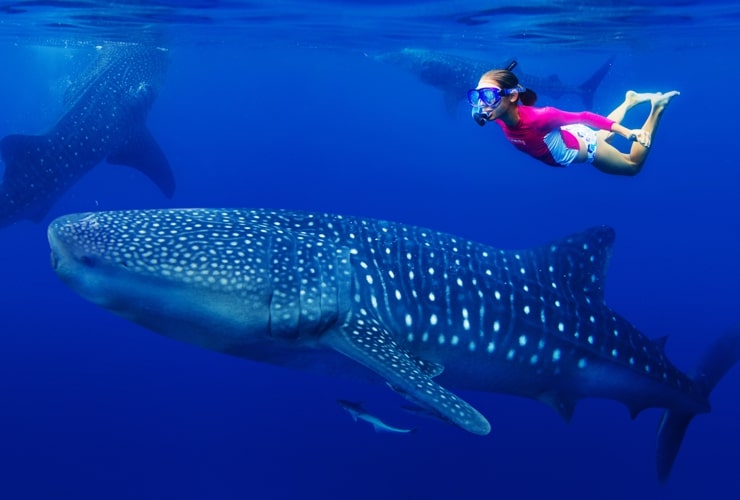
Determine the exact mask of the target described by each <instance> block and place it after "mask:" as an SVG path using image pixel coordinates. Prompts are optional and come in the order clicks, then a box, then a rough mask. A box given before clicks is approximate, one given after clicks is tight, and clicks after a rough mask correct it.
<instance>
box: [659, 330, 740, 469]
mask: <svg viewBox="0 0 740 500" xmlns="http://www.w3.org/2000/svg"><path fill="white" fill-rule="evenodd" d="M738 361H740V324H738V325H735V327H733V328H732V329H730V330H729V331H727V332H726V333H725V334H724V335H722V336H721V337H720V338H719V339H718V340H717V341H716V342H715V343H714V344H713V345H712V346H711V347H710V349H709V351H707V353H706V354H705V355H704V358H703V359H702V360H701V362H700V363H699V365H698V367H697V370H696V373H695V375H694V382H695V383H696V384H697V387H698V389H699V390H700V391H701V392H703V395H704V396H705V397H706V398H707V399H708V398H709V395H710V393H711V392H712V390H713V389H714V387H715V386H716V385H717V383H718V382H719V381H720V379H721V378H722V377H724V375H725V374H726V373H727V372H728V371H729V370H730V369H731V368H732V367H733V366H734V365H735V364H736V363H737V362H738ZM695 415H696V413H691V412H685V411H678V410H666V412H665V413H664V414H663V418H661V420H660V424H659V425H658V443H657V452H656V457H655V458H656V460H655V461H656V467H657V471H658V480H659V481H660V482H661V483H664V482H665V481H667V480H668V476H669V475H670V473H671V468H672V467H673V462H674V461H675V460H676V455H678V450H679V449H680V447H681V442H682V441H683V437H684V434H685V433H686V429H687V428H688V426H689V424H690V423H691V420H692V419H693V418H694V416H695Z"/></svg>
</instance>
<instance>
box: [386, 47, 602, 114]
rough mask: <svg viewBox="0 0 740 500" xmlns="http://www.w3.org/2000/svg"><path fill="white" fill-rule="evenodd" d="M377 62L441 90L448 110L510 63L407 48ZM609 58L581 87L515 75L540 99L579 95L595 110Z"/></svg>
mask: <svg viewBox="0 0 740 500" xmlns="http://www.w3.org/2000/svg"><path fill="white" fill-rule="evenodd" d="M375 59H377V60H378V61H382V62H386V63H390V64H395V65H397V66H399V67H402V68H404V69H406V70H408V71H410V72H412V73H413V74H415V75H416V76H417V77H418V78H419V79H420V80H421V81H422V82H424V83H426V84H428V85H431V86H432V87H435V88H438V89H440V90H441V91H442V92H443V94H444V99H445V103H446V105H447V107H448V109H450V110H451V109H454V107H455V106H456V105H457V104H458V103H459V102H461V101H464V100H465V99H466V93H467V91H468V89H471V88H475V86H476V85H477V84H478V80H480V77H481V76H482V75H483V73H485V72H486V71H488V70H491V69H496V68H505V67H506V66H507V65H508V64H509V62H511V61H510V60H509V61H500V62H496V61H490V60H480V59H473V58H469V57H463V56H459V55H455V54H449V53H446V52H438V51H433V50H425V49H414V48H406V49H403V50H400V51H397V52H387V53H383V54H379V55H377V56H376V57H375ZM613 62H614V58H613V57H612V58H610V59H609V60H608V61H606V62H605V63H604V64H603V65H602V66H601V67H599V68H598V69H597V70H596V71H595V72H594V73H593V74H592V75H591V76H590V77H589V78H588V79H587V80H586V81H584V82H582V83H580V84H571V83H566V82H563V81H562V80H561V79H560V77H559V76H558V75H549V76H539V75H535V74H532V73H524V72H523V71H521V70H520V69H519V68H518V67H516V68H514V73H516V75H517V76H518V77H519V82H520V83H521V84H522V85H523V86H524V87H529V88H531V89H532V90H534V91H535V92H537V93H538V94H539V95H544V96H550V97H553V98H555V99H558V98H560V97H562V96H564V95H569V94H571V95H577V96H578V97H580V98H581V100H582V101H583V105H584V106H585V107H586V109H589V110H590V109H591V108H593V103H594V93H595V92H596V89H597V88H598V87H599V84H601V81H602V80H603V79H604V77H605V76H606V74H607V73H608V72H609V70H610V69H611V67H612V64H613Z"/></svg>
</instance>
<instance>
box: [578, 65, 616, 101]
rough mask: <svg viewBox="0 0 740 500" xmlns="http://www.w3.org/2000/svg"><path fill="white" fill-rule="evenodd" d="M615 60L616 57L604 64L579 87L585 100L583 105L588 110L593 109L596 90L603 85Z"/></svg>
mask: <svg viewBox="0 0 740 500" xmlns="http://www.w3.org/2000/svg"><path fill="white" fill-rule="evenodd" d="M614 59H615V57H614V56H612V57H610V58H609V60H608V61H606V62H605V63H604V64H602V65H601V67H600V68H599V69H597V70H596V71H595V72H594V73H593V74H592V75H591V76H590V77H588V79H587V80H586V81H585V82H583V83H582V84H580V85H579V86H578V89H579V90H580V95H581V99H583V104H584V105H585V106H586V109H593V106H594V94H596V89H598V88H599V85H601V82H602V80H604V77H605V76H606V74H607V73H609V70H610V69H612V66H613V65H614Z"/></svg>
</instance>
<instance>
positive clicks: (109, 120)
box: [0, 43, 175, 227]
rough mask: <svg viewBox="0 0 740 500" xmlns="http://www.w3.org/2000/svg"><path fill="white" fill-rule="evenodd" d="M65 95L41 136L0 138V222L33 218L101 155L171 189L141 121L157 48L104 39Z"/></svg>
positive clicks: (159, 57)
mask: <svg viewBox="0 0 740 500" xmlns="http://www.w3.org/2000/svg"><path fill="white" fill-rule="evenodd" d="M96 50H97V52H98V53H97V57H96V59H95V60H94V61H93V63H92V64H91V65H90V67H89V68H88V69H87V70H86V72H85V73H84V74H83V75H82V76H81V77H80V78H79V79H78V80H77V81H75V82H74V83H73V84H72V85H71V86H70V87H69V89H68V90H67V92H66V95H65V100H64V104H65V106H64V107H65V111H64V113H63V115H62V117H61V118H60V119H59V120H58V121H57V122H56V124H55V125H54V126H53V127H52V128H51V130H49V131H48V132H47V133H46V134H43V135H8V136H5V137H3V138H2V140H0V155H1V156H2V160H3V162H4V163H5V172H4V175H3V181H2V184H1V185H0V227H3V226H7V225H9V224H12V223H14V222H16V221H19V220H23V219H29V220H31V221H34V222H39V221H41V220H42V219H43V218H44V216H45V215H46V214H47V212H48V211H49V210H50V209H51V207H52V206H53V204H54V203H55V202H56V200H57V199H58V198H59V197H60V196H61V195H62V194H64V193H65V192H66V191H67V190H68V189H69V188H70V187H72V186H73V185H74V184H75V183H76V182H77V181H78V180H79V179H80V178H81V177H82V176H83V175H84V174H85V173H87V172H88V171H90V170H91V169H92V168H93V167H95V165H97V164H99V163H100V162H101V161H103V160H107V161H108V163H112V164H121V165H128V166H131V167H133V168H135V169H137V170H139V171H140V172H142V173H143V174H145V175H146V176H148V177H149V178H150V179H151V180H152V181H153V182H154V183H155V184H156V185H157V187H159V189H160V190H161V191H162V192H163V193H164V194H165V195H166V196H167V197H172V195H173V194H174V191H175V180H174V176H173V174H172V171H171V169H170V165H169V163H168V161H167V158H166V157H165V155H164V153H163V152H162V150H161V149H160V147H159V145H158V144H157V143H156V142H155V140H154V138H153V137H152V135H151V133H150V132H149V130H148V129H147V127H146V124H145V120H146V116H147V113H148V111H149V108H150V107H151V105H152V103H153V102H154V99H155V97H156V94H157V90H158V88H159V87H160V85H161V83H162V80H163V79H164V76H165V72H166V68H167V62H168V55H167V51H166V50H165V49H163V48H159V47H151V46H144V45H136V44H124V43H109V44H106V45H104V46H100V47H98V48H97V49H96Z"/></svg>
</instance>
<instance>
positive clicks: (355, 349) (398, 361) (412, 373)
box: [321, 318, 491, 434]
mask: <svg viewBox="0 0 740 500" xmlns="http://www.w3.org/2000/svg"><path fill="white" fill-rule="evenodd" d="M321 340H322V342H323V343H324V344H325V345H327V346H329V347H331V348H332V349H334V350H335V351H337V352H339V353H341V354H344V355H345V356H347V357H348V358H350V359H352V360H354V361H357V362H358V363H360V364H361V365H363V366H365V367H367V368H369V369H370V370H372V371H374V372H375V373H377V374H378V375H380V376H381V377H382V378H383V379H385V380H386V382H387V383H388V384H389V385H390V386H391V387H392V388H393V389H394V390H395V391H396V392H398V393H400V394H401V395H403V396H404V397H405V398H406V399H408V400H409V401H411V402H413V403H415V404H417V405H419V406H421V407H424V408H429V409H430V410H431V411H432V412H434V413H438V414H439V415H441V416H442V417H443V418H445V419H447V420H449V421H451V422H453V423H454V424H455V425H457V426H459V427H461V428H463V429H465V430H466V431H468V432H472V433H474V434H488V433H489V432H490V431H491V425H490V424H489V423H488V421H487V420H486V418H485V417H484V416H483V415H481V414H480V413H479V412H478V410H476V409H475V408H473V407H472V406H471V405H470V404H468V403H467V402H465V401H463V400H462V399H460V398H459V397H457V396H456V395H455V394H453V393H451V392H450V391H448V390H447V389H445V388H444V387H442V386H441V385H439V384H437V383H436V382H434V381H433V380H432V379H431V378H430V375H429V374H428V373H435V371H437V370H431V371H430V370H429V369H428V367H429V366H432V365H426V366H425V370H426V372H427V373H425V371H423V370H422V369H421V368H420V366H419V362H418V360H417V359H416V358H415V357H414V356H412V355H411V354H410V353H408V352H407V351H406V350H404V349H402V348H401V347H400V346H399V345H398V344H396V342H395V341H394V340H393V337H392V336H391V334H390V333H388V331H387V330H386V328H385V326H384V325H381V324H379V323H377V322H375V321H373V320H370V319H367V318H363V321H348V322H347V323H345V324H344V325H342V326H341V327H338V328H335V329H332V330H331V331H329V332H327V333H326V334H324V336H323V337H322V339H321ZM437 366H439V365H437Z"/></svg>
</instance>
